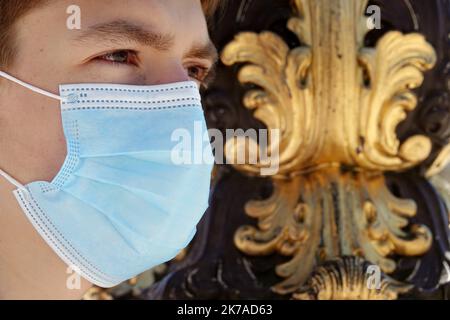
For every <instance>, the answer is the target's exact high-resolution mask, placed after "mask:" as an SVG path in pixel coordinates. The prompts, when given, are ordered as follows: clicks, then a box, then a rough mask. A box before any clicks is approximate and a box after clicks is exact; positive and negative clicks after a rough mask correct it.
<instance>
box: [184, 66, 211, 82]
mask: <svg viewBox="0 0 450 320" xmlns="http://www.w3.org/2000/svg"><path fill="white" fill-rule="evenodd" d="M187 70H188V74H189V77H191V78H192V79H194V80H196V81H198V82H200V83H204V82H205V81H206V80H207V78H208V75H209V71H210V68H207V67H204V66H192V67H189V68H188V69H187Z"/></svg>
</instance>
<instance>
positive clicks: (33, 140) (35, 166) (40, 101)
mask: <svg viewBox="0 0 450 320" xmlns="http://www.w3.org/2000/svg"><path fill="white" fill-rule="evenodd" d="M10 96H11V97H14V99H10V100H11V101H9V102H6V103H4V104H3V101H2V109H3V110H2V112H1V117H2V118H3V121H2V124H3V125H2V129H1V134H0V135H1V137H2V141H1V146H2V150H5V151H6V152H5V153H2V156H1V157H0V165H1V164H2V162H4V163H6V164H5V166H7V168H6V169H7V170H8V171H9V172H10V173H11V174H12V175H15V176H16V177H17V179H20V181H23V182H25V183H29V182H31V181H39V180H44V181H49V180H51V179H53V178H54V176H55V175H56V174H57V173H58V171H59V169H60V167H61V166H62V164H63V162H64V159H65V156H66V153H67V151H66V143H65V138H64V133H63V128H62V123H61V115H60V107H59V102H58V101H54V100H52V99H48V98H45V97H41V96H39V95H35V94H32V93H28V92H25V93H24V92H20V93H17V94H11V95H10Z"/></svg>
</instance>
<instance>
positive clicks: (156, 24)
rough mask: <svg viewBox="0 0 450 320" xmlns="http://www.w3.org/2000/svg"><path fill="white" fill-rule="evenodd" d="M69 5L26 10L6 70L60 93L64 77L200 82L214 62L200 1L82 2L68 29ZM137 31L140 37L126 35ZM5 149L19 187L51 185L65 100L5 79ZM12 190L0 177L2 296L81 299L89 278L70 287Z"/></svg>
mask: <svg viewBox="0 0 450 320" xmlns="http://www.w3.org/2000/svg"><path fill="white" fill-rule="evenodd" d="M72 4H73V1H71V0H69V1H65V0H59V1H50V3H49V4H47V5H46V6H44V7H42V8H38V9H35V10H32V11H31V12H30V13H29V14H27V15H26V16H24V17H23V18H22V19H21V20H20V21H19V23H18V24H17V54H16V56H15V63H13V64H12V65H11V66H10V67H8V68H7V69H6V70H3V71H6V72H8V73H10V74H11V75H13V76H15V77H17V78H19V79H21V80H23V81H25V82H28V83H30V84H33V85H34V86H37V87H40V88H42V89H45V90H47V91H50V92H53V93H55V94H58V86H59V85H60V84H65V83H120V84H135V85H154V84H163V83H171V82H179V81H185V80H196V81H198V82H202V81H203V80H204V78H205V75H206V74H207V73H208V69H210V68H211V67H212V65H213V64H214V61H215V52H214V51H213V50H212V48H211V46H210V39H209V35H208V31H207V26H206V22H205V18H204V15H203V12H202V9H201V4H200V0H183V1H179V0H127V1H124V0H97V1H91V0H78V1H77V5H78V6H79V7H80V8H81V23H82V24H81V30H69V29H68V28H67V27H66V20H67V18H68V17H69V14H67V13H66V9H67V7H68V6H70V5H72ZM114 21H115V23H114ZM101 24H104V26H103V27H100V25H101ZM105 24H106V26H105ZM125 24H131V25H132V26H133V28H130V26H129V25H128V27H127V26H126V25H125ZM109 29H113V30H109ZM130 29H133V30H136V29H139V31H140V33H139V34H136V33H134V34H129V35H126V34H125V32H129V31H130ZM126 30H128V31H126ZM110 31H111V32H110ZM99 32H102V34H100V35H99V34H98V33H99ZM144 32H147V33H148V32H152V33H161V34H162V35H166V36H168V37H166V36H164V37H166V38H167V39H165V40H167V41H165V42H164V41H162V42H161V41H159V42H161V43H155V42H154V41H153V40H154V39H155V35H154V34H144ZM162 35H160V36H159V37H156V39H159V40H161V39H163V38H164V37H163V36H162ZM145 36H147V37H145ZM134 38H139V39H140V40H141V42H142V41H143V42H144V43H138V42H136V41H134V40H132V39H134ZM139 39H138V40H139ZM156 45H158V47H155V46H156ZM193 48H194V49H196V50H194V51H192V49H193ZM120 50H122V51H120ZM123 50H131V51H125V52H124V51H123ZM189 52H190V53H191V54H190V55H187V53H189ZM112 61H114V62H112ZM0 150H1V153H0V168H2V169H3V170H4V171H6V172H7V173H8V174H10V175H11V176H13V177H14V178H15V179H17V180H18V181H20V182H21V183H23V184H27V183H30V182H33V181H51V180H52V179H53V178H54V177H55V176H56V174H57V173H58V171H59V170H60V168H61V166H62V164H63V162H64V159H65V157H66V143H65V138H64V134H63V129H62V124H61V115H60V109H59V102H58V101H57V100H53V99H51V98H47V97H45V96H42V95H39V94H36V93H33V92H31V91H29V90H27V89H24V88H23V87H21V86H18V85H16V84H14V83H12V82H9V81H6V80H0ZM14 189H15V187H14V186H12V185H11V184H9V183H8V182H7V181H6V180H4V179H0V228H1V230H0V299H79V298H81V297H82V296H83V294H84V292H85V291H86V290H87V289H88V288H89V287H90V286H91V284H90V283H88V282H87V281H85V280H82V282H81V288H80V289H79V290H69V289H68V288H67V287H66V282H67V279H68V277H69V275H68V274H67V266H66V265H65V264H64V262H63V261H62V260H60V259H59V257H58V256H57V255H56V254H55V253H54V252H53V251H52V250H51V249H50V247H49V246H48V245H47V244H46V243H45V242H44V240H43V239H41V237H40V236H39V235H38V233H37V232H36V231H35V230H34V228H33V227H32V225H31V224H30V223H29V221H28V220H27V218H26V216H25V215H24V214H23V212H22V210H21V209H20V208H19V206H18V204H17V202H16V200H15V198H14V197H13V195H12V191H13V190H14Z"/></svg>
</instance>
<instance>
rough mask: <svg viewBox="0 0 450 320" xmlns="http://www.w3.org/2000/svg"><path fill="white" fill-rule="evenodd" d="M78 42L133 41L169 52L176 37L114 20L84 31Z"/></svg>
mask: <svg viewBox="0 0 450 320" xmlns="http://www.w3.org/2000/svg"><path fill="white" fill-rule="evenodd" d="M76 40H77V41H90V40H92V41H109V42H113V43H120V42H130V41H131V42H137V43H140V44H142V45H145V46H149V47H152V48H154V49H156V50H158V51H168V50H169V49H170V48H171V47H172V46H173V43H174V37H173V36H172V35H170V34H163V33H158V32H155V31H152V30H149V29H145V28H143V27H142V26H140V25H137V24H134V23H131V22H128V21H125V20H114V21H111V22H106V23H100V24H96V25H93V26H91V27H89V29H87V30H86V31H83V33H82V34H81V35H79V36H78V37H77V38H76Z"/></svg>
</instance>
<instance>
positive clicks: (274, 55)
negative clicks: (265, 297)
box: [222, 0, 436, 294]
mask: <svg viewBox="0 0 450 320" xmlns="http://www.w3.org/2000/svg"><path fill="white" fill-rule="evenodd" d="M293 3H294V6H295V11H294V12H295V15H294V17H292V18H291V19H290V20H289V22H288V28H289V29H290V30H291V31H292V32H294V34H296V35H297V37H298V39H299V41H300V43H301V45H300V46H299V47H297V48H293V49H291V48H289V47H288V46H287V44H286V43H285V42H284V41H283V39H282V38H281V37H279V36H278V35H276V34H275V33H272V32H268V31H265V32H262V33H260V34H256V33H250V32H244V33H241V34H238V35H237V36H236V38H235V39H234V40H233V41H232V42H231V43H229V44H228V45H227V46H226V47H225V49H224V50H223V52H222V61H223V62H224V63H225V64H226V65H233V64H236V63H243V64H244V66H243V67H242V68H241V70H240V72H239V75H238V77H239V81H240V82H242V83H251V84H254V85H256V86H257V87H258V89H256V90H251V91H249V92H248V93H247V94H246V95H245V97H244V101H243V102H244V105H245V107H247V108H249V109H251V110H253V111H254V116H255V118H257V119H259V120H261V121H262V122H263V123H264V124H265V125H266V126H267V128H268V129H269V130H274V129H279V130H280V132H281V133H280V135H281V136H280V139H279V141H271V142H270V143H272V144H278V145H277V146H278V147H279V148H278V150H279V157H278V159H279V163H278V164H279V172H278V174H277V175H275V176H273V177H272V180H273V184H274V193H273V194H272V196H271V197H270V198H269V199H266V200H264V201H251V202H249V203H248V204H247V205H246V208H245V209H246V212H247V214H248V215H249V216H251V217H253V218H255V219H257V220H258V225H257V227H252V226H242V227H241V228H240V229H239V230H238V231H237V232H236V234H235V239H234V241H235V244H236V246H237V247H238V248H239V249H240V250H241V251H243V252H245V253H247V254H251V255H268V254H272V253H279V254H281V255H285V256H288V257H290V258H291V259H290V260H289V261H288V262H286V263H284V264H282V265H279V266H277V268H276V272H277V274H278V275H279V276H281V277H283V278H284V281H283V282H281V283H279V284H277V285H275V286H274V287H273V290H274V291H275V292H278V293H280V294H286V293H292V292H295V291H296V290H298V289H299V288H300V287H301V286H302V285H303V284H304V283H305V282H306V281H307V280H308V278H309V276H310V274H311V272H312V271H313V270H314V268H315V266H316V265H317V264H320V263H322V262H324V261H327V260H330V259H334V258H336V257H339V256H360V257H363V258H364V260H366V261H369V262H371V263H374V264H377V265H379V266H380V268H381V269H382V270H383V272H385V273H392V272H393V271H395V269H396V262H395V260H394V258H393V257H394V256H398V255H400V256H417V255H421V254H423V253H425V252H426V251H427V250H428V249H429V247H430V245H431V242H432V235H431V233H430V231H429V230H428V229H427V228H426V227H424V226H420V225H411V224H410V223H409V219H410V218H411V217H413V216H414V215H415V213H416V204H415V203H414V201H412V200H407V199H398V198H396V197H395V196H394V195H393V194H391V193H390V191H389V190H388V188H387V187H386V184H385V180H384V176H383V172H384V171H401V170H405V169H408V168H411V167H413V166H416V165H418V164H420V163H421V162H422V161H424V160H425V159H426V158H427V157H428V156H429V154H430V152H431V141H430V139H429V138H428V137H426V136H422V135H416V136H412V137H409V138H408V139H406V141H404V142H403V143H401V142H400V140H399V138H398V137H397V134H396V129H397V126H398V125H399V124H400V122H402V121H403V120H404V119H405V118H406V116H407V114H408V112H410V111H411V110H413V109H414V108H415V107H416V105H417V98H416V96H415V95H414V94H413V92H412V89H414V88H417V87H418V86H420V85H421V84H422V82H423V72H424V71H426V70H428V69H430V68H432V67H433V66H434V64H435V62H436V54H435V52H434V49H433V48H432V47H431V45H429V44H428V43H427V42H426V40H425V39H424V37H423V36H422V35H419V34H406V35H405V34H401V33H400V32H396V31H393V32H388V33H386V34H385V35H384V36H383V37H382V38H381V39H380V40H379V41H378V43H377V45H376V47H375V48H367V47H364V37H365V35H366V33H367V31H368V30H367V18H366V17H365V16H364V11H365V8H366V6H367V1H366V0H364V1H361V0H333V1H330V0H295V1H293ZM344 30H345V31H344ZM247 147H248V146H246V145H245V144H243V143H242V141H235V140H230V141H228V142H227V144H226V153H227V157H231V156H233V157H234V155H235V153H236V152H237V150H241V149H243V148H244V149H245V148H247ZM269 149H272V148H271V147H270V146H269ZM275 149H276V148H275ZM235 167H236V168H237V169H238V170H240V171H243V172H245V173H247V174H250V175H258V174H259V173H260V169H261V167H262V165H261V164H236V165H235ZM333 294H335V293H333Z"/></svg>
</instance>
